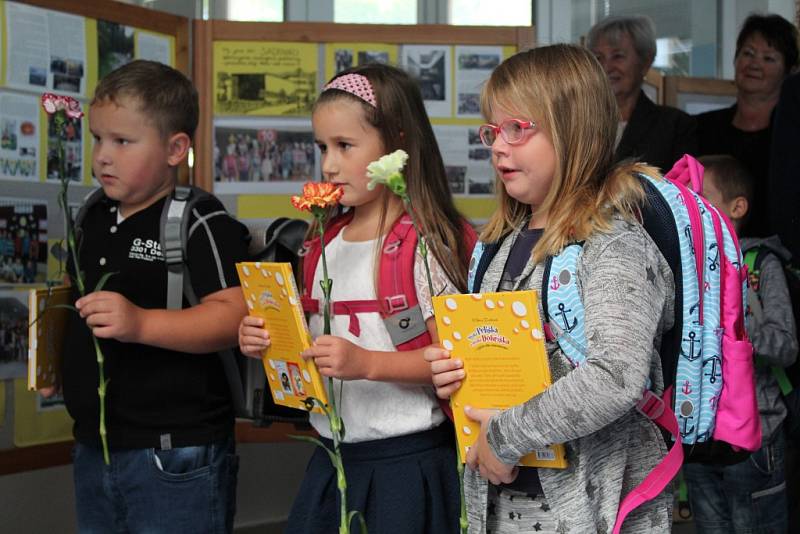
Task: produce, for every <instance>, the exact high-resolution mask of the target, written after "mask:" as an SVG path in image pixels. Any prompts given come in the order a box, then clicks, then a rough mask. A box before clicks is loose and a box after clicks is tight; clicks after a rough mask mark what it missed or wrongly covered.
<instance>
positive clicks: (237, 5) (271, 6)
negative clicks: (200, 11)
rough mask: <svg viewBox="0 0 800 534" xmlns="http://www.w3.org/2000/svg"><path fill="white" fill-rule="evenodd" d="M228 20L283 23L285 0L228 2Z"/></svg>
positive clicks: (237, 0)
mask: <svg viewBox="0 0 800 534" xmlns="http://www.w3.org/2000/svg"><path fill="white" fill-rule="evenodd" d="M227 4H228V6H227V7H228V10H227V11H228V13H227V17H225V18H226V19H228V20H252V21H259V22H282V21H283V0H228V1H227Z"/></svg>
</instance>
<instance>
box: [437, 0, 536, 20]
mask: <svg viewBox="0 0 800 534" xmlns="http://www.w3.org/2000/svg"><path fill="white" fill-rule="evenodd" d="M496 5H497V6H502V7H501V8H500V9H486V0H450V24H456V25H463V26H530V25H531V21H532V20H533V18H532V15H531V9H532V8H533V0H503V2H502V3H498V4H496Z"/></svg>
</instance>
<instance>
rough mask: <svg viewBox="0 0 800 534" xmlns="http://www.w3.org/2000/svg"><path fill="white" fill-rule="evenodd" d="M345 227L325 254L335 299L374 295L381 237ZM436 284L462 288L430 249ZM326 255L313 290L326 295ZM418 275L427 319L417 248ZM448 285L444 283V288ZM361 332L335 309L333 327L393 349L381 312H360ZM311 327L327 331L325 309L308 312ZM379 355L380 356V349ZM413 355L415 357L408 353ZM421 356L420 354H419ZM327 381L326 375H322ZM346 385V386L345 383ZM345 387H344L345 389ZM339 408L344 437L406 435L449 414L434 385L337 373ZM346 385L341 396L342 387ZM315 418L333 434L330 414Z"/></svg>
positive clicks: (364, 343)
mask: <svg viewBox="0 0 800 534" xmlns="http://www.w3.org/2000/svg"><path fill="white" fill-rule="evenodd" d="M343 233H344V230H342V231H341V232H339V234H338V235H337V236H336V237H335V238H334V239H333V240H331V242H330V243H326V246H325V255H326V257H327V260H328V276H329V277H330V278H331V279H332V280H333V290H332V293H331V299H332V300H333V301H334V302H336V301H342V300H375V299H376V298H377V297H376V291H375V282H374V280H375V276H374V273H375V269H377V265H376V264H375V261H376V259H377V258H376V256H375V246H376V244H377V241H378V240H370V241H359V242H351V241H345V240H344V239H343V238H342V234H343ZM428 263H429V265H430V268H431V278H432V280H433V287H434V289H435V290H436V292H437V293H438V294H451V293H455V292H457V290H456V288H455V287H454V286H453V284H452V283H450V281H449V280H448V279H447V276H446V275H445V273H444V270H443V269H442V268H441V267H440V266H439V264H438V262H437V261H436V259H435V258H433V254H430V253H429V254H428ZM321 279H322V258H320V261H319V262H318V263H317V270H316V272H315V274H314V287H313V289H312V292H311V296H312V297H313V298H315V299H319V300H320V302H321V301H322V289H321V288H320V285H319V281H320V280H321ZM414 280H415V286H416V289H417V299H418V300H419V304H420V308H421V310H422V314H423V317H425V319H426V320H427V319H428V318H429V317H431V316H432V315H433V309H432V306H431V303H430V296H429V293H430V292H429V290H428V283H427V278H426V275H425V266H424V264H423V261H422V256H421V255H420V254H419V253H418V254H417V256H416V261H415V263H414ZM442 288H443V289H442ZM358 320H359V325H360V327H361V335H360V336H359V337H356V336H354V335H353V334H351V333H350V332H349V331H348V327H349V324H350V318H349V316H347V315H334V316H333V317H332V320H331V332H332V334H333V335H335V336H339V337H342V338H344V339H346V340H348V341H350V342H352V343H354V344H356V345H359V346H360V347H363V348H365V349H368V350H376V351H387V352H394V351H396V350H397V349H396V348H395V347H394V345H392V339H391V337H389V332H388V331H387V330H386V327H385V326H384V324H383V319H381V316H380V314H379V313H377V312H374V313H359V314H358ZM309 329H310V330H311V334H312V336H313V337H314V338H316V337H317V336H320V335H322V332H323V320H322V315H321V314H313V315H311V316H310V318H309ZM377 357H380V355H378V356H377ZM409 357H414V356H411V355H409ZM417 357H420V358H421V356H417ZM323 381H324V382H325V383H326V387H327V379H326V378H324V377H323ZM341 386H343V387H341ZM340 387H341V390H340ZM334 391H335V392H336V401H337V408H338V409H339V414H340V415H341V417H342V419H343V420H344V425H345V439H344V441H345V442H350V443H352V442H358V441H369V440H374V439H383V438H388V437H394V436H402V435H406V434H412V433H414V432H420V431H423V430H429V429H431V428H433V427H436V426H438V425H439V424H441V422H442V421H443V420H444V418H445V416H444V414H443V413H442V411H441V409H440V408H439V404H438V401H437V400H436V395H435V393H434V389H433V385H430V384H428V385H423V384H419V385H417V384H398V383H392V382H375V381H370V380H345V381H340V380H338V379H334ZM340 391H341V400H340V399H339V392H340ZM311 424H312V426H313V427H314V429H315V430H316V431H317V432H319V434H320V435H321V436H324V437H326V438H331V432H330V428H329V426H328V419H327V418H326V417H325V416H324V415H322V414H316V413H312V414H311Z"/></svg>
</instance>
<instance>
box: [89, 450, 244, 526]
mask: <svg viewBox="0 0 800 534" xmlns="http://www.w3.org/2000/svg"><path fill="white" fill-rule="evenodd" d="M73 469H74V477H75V500H76V507H77V515H78V531H79V532H81V533H82V534H83V533H92V534H93V533H111V532H113V533H131V534H150V533H152V534H159V533H169V534H173V533H183V532H185V533H187V534H189V533H191V534H195V533H214V534H218V533H220V534H221V533H229V532H232V531H233V516H234V513H235V512H236V477H237V473H238V471H239V459H238V456H236V453H235V442H234V441H233V438H231V439H228V440H226V441H223V442H218V443H212V444H209V445H202V446H193V447H179V448H175V449H171V450H166V451H165V450H159V449H130V450H120V451H112V452H111V465H108V466H106V465H105V463H104V462H103V451H102V450H101V449H99V448H95V447H92V446H89V445H82V444H80V443H76V444H75V449H74V451H73Z"/></svg>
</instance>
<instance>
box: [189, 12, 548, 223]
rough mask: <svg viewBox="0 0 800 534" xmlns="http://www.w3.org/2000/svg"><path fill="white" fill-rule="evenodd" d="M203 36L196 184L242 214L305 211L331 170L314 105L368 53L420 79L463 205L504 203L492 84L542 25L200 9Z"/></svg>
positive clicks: (466, 208)
mask: <svg viewBox="0 0 800 534" xmlns="http://www.w3.org/2000/svg"><path fill="white" fill-rule="evenodd" d="M354 36H357V37H358V40H357V41H354ZM193 39H194V41H193V43H194V54H193V60H194V68H193V72H194V81H195V84H196V86H197V88H198V91H199V93H200V108H201V110H202V112H201V119H200V125H199V128H198V132H197V135H196V139H195V146H196V154H195V167H194V173H193V176H194V183H195V185H198V186H200V187H202V188H204V189H207V190H209V191H212V192H214V193H215V194H216V195H218V196H219V197H221V198H222V199H223V201H226V200H227V202H226V204H227V205H228V206H229V207H231V206H232V205H233V206H235V210H234V211H235V212H236V214H237V216H238V217H239V218H240V219H263V218H273V217H281V216H289V217H297V216H299V213H298V212H297V211H296V210H294V209H293V208H292V207H291V204H290V202H289V196H290V195H292V194H297V193H298V192H299V191H300V189H301V187H302V184H303V183H304V182H306V181H310V180H317V179H319V176H320V175H321V173H320V171H319V153H318V151H317V149H316V147H315V146H314V142H313V135H312V133H311V106H312V105H313V102H314V100H315V99H316V97H317V95H318V94H319V92H320V89H321V87H322V85H323V84H324V83H325V82H326V81H327V80H328V79H330V78H331V77H332V76H333V75H334V74H335V73H336V72H339V71H341V70H343V69H344V68H347V67H350V66H356V65H359V64H363V63H365V62H384V63H389V64H392V65H397V66H400V67H402V68H404V69H405V70H407V71H408V72H409V73H410V74H411V75H412V76H413V77H415V78H416V79H417V80H418V82H419V83H420V88H421V92H422V94H423V98H424V100H425V106H426V109H427V112H428V115H429V117H430V119H431V123H432V125H433V128H434V133H435V135H436V137H437V141H438V143H439V148H440V150H441V152H442V156H443V159H444V162H445V167H446V170H447V174H448V179H449V181H450V186H451V190H452V191H453V192H454V195H455V200H456V205H457V206H458V208H459V209H460V210H461V212H462V213H464V214H465V215H466V216H467V217H468V218H470V219H471V220H473V221H474V222H481V221H483V220H485V219H486V218H488V216H489V215H490V214H491V212H492V211H493V209H494V207H495V197H494V191H493V188H494V172H493V170H492V168H491V159H490V157H491V151H490V150H489V149H488V148H486V147H484V146H483V145H482V144H481V143H480V140H479V138H478V135H477V129H478V126H479V125H480V124H481V123H482V122H484V121H483V120H482V118H481V116H480V89H481V86H482V84H483V82H484V81H485V80H486V79H488V77H489V75H490V74H491V71H492V69H493V68H494V67H496V66H497V65H498V64H499V63H500V62H502V61H503V59H505V58H507V57H509V56H511V55H513V54H514V53H516V52H517V51H518V50H524V49H527V48H530V47H532V46H533V44H534V42H535V33H534V28H533V27H530V26H528V27H473V26H469V27H466V26H450V25H415V26H391V25H364V24H332V23H264V22H233V21H217V20H211V21H200V20H197V21H194V22H193Z"/></svg>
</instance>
